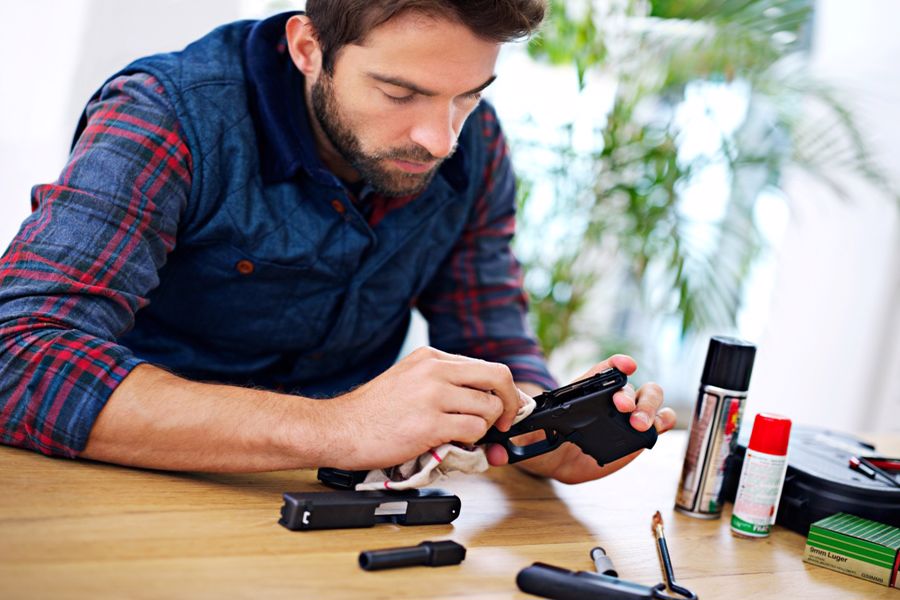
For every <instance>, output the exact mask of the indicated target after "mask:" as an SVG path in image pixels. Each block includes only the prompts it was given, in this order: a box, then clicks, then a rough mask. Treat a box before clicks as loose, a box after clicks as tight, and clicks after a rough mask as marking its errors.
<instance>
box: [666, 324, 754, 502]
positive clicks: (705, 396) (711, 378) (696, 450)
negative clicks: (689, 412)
mask: <svg viewBox="0 0 900 600" xmlns="http://www.w3.org/2000/svg"><path fill="white" fill-rule="evenodd" d="M755 357H756V346H754V345H753V344H750V343H748V342H745V341H743V340H739V339H735V338H730V337H721V336H715V337H713V338H710V340H709V349H708V350H707V352H706V364H705V365H704V367H703V376H702V377H701V378H700V393H699V396H698V397H697V404H696V406H695V407H694V414H693V418H692V419H691V428H690V433H689V434H688V444H687V450H686V452H685V456H684V466H683V467H682V469H681V482H680V483H679V484H678V491H677V492H676V496H675V510H677V511H679V512H682V513H684V514H686V515H691V516H694V517H700V518H703V519H715V518H718V517H719V516H720V515H721V513H722V498H721V492H722V481H723V480H724V476H725V465H726V461H727V459H728V457H729V456H730V455H731V453H732V452H733V451H734V448H735V446H736V445H737V437H738V431H740V427H741V416H742V415H743V412H744V402H745V400H746V399H747V390H748V389H749V387H750V374H751V372H752V371H753V359H754V358H755Z"/></svg>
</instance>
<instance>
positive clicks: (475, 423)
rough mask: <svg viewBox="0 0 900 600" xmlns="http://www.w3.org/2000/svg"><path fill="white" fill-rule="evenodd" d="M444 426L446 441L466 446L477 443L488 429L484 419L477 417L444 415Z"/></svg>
mask: <svg viewBox="0 0 900 600" xmlns="http://www.w3.org/2000/svg"><path fill="white" fill-rule="evenodd" d="M442 425H443V428H442V429H443V432H446V435H445V436H444V437H445V438H446V439H448V440H453V441H456V442H463V443H465V444H474V443H475V442H477V441H478V440H479V439H481V437H482V436H483V435H484V434H485V432H486V431H487V428H488V424H487V423H485V421H484V419H482V418H481V417H478V416H475V415H444V417H443V419H442Z"/></svg>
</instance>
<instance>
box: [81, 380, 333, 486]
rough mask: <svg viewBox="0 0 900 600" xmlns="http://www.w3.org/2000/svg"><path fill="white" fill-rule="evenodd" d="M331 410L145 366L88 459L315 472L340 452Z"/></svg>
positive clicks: (100, 422) (94, 434)
mask: <svg viewBox="0 0 900 600" xmlns="http://www.w3.org/2000/svg"><path fill="white" fill-rule="evenodd" d="M326 404H327V401H320V400H311V399H308V398H302V397H297V396H288V395H284V394H277V393H274V392H268V391H264V390H254V389H245V388H239V387H234V386H226V385H218V384H208V383H196V382H192V381H187V380H185V379H182V378H180V377H177V376H175V375H172V374H170V373H168V372H166V371H164V370H162V369H160V368H157V367H153V366H150V365H146V364H145V365H140V366H138V367H136V368H135V369H134V370H133V371H132V372H131V373H130V374H129V375H128V376H127V377H126V378H125V379H124V381H122V383H121V384H120V385H119V386H118V387H117V388H116V390H115V391H114V392H113V393H112V395H111V396H110V398H109V401H108V402H107V404H106V406H105V407H104V408H103V410H102V411H101V412H100V415H99V417H98V418H97V421H96V422H95V424H94V427H93V429H92V430H91V434H90V437H89V439H88V443H87V446H86V447H85V449H84V451H83V452H82V453H81V456H82V457H84V458H91V459H95V460H101V461H106V462H113V463H118V464H124V465H131V466H139V467H150V468H155V469H173V470H196V471H269V470H276V469H292V468H303V467H314V466H317V465H319V464H328V459H329V458H330V457H328V456H326V452H327V450H328V449H329V447H333V446H334V444H333V443H332V441H331V440H328V439H325V438H326V436H327V435H328V432H329V431H333V430H334V428H333V427H331V428H330V427H329V424H328V423H327V422H325V421H327V416H326V413H327V407H326V406H325V405H326Z"/></svg>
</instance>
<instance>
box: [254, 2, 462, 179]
mask: <svg viewBox="0 0 900 600" xmlns="http://www.w3.org/2000/svg"><path fill="white" fill-rule="evenodd" d="M298 14H303V13H302V12H296V11H295V12H287V13H281V14H279V15H275V16H273V17H269V18H268V19H265V20H262V21H258V22H257V23H256V24H254V25H253V27H251V29H250V33H249V35H248V36H247V41H246V42H245V47H244V57H245V58H244V61H245V68H246V77H247V86H248V97H249V102H250V112H251V115H252V117H253V122H254V125H255V128H256V134H257V143H258V146H259V157H260V169H261V173H262V178H263V182H264V183H266V184H270V183H280V182H285V181H289V180H291V179H293V178H294V177H296V176H297V175H298V174H299V173H300V172H301V171H304V172H305V173H306V174H307V175H309V176H310V177H313V178H315V179H318V180H320V181H322V182H323V183H326V184H330V185H335V184H337V185H342V184H341V183H340V180H339V179H338V178H337V177H336V176H335V175H334V174H333V173H331V171H329V170H328V168H327V167H326V166H325V164H324V163H322V161H321V160H320V159H319V156H318V154H317V153H316V147H315V137H314V135H313V130H312V126H311V125H310V122H309V115H308V114H307V110H306V97H305V94H304V92H303V75H302V74H301V73H300V71H298V70H297V68H296V66H295V65H294V63H293V62H292V61H291V58H290V54H289V53H288V52H287V48H286V47H285V40H284V27H285V23H287V20H288V19H289V18H291V17H292V16H294V15H298ZM438 177H443V178H444V179H446V181H447V183H448V184H450V186H451V187H452V188H453V189H454V190H456V191H462V190H463V189H464V188H465V187H466V186H467V184H468V177H467V176H466V168H465V157H464V156H463V151H462V148H459V149H458V150H457V151H456V153H455V154H454V155H453V156H452V157H450V158H449V159H448V160H446V161H444V164H443V165H441V167H440V171H439V172H438Z"/></svg>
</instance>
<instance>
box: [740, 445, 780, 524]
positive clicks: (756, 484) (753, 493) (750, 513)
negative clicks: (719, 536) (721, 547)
mask: <svg viewBox="0 0 900 600" xmlns="http://www.w3.org/2000/svg"><path fill="white" fill-rule="evenodd" d="M786 470H787V456H777V455H774V454H765V453H763V452H757V451H755V450H750V449H749V448H748V449H747V454H746V456H745V457H744V466H743V468H742V469H741V479H740V483H738V489H737V495H736V496H735V499H734V510H733V511H732V515H731V529H733V530H734V531H735V532H736V533H739V534H741V535H747V536H753V537H765V536H767V535H769V532H770V531H771V529H772V525H773V524H774V523H775V515H776V514H777V513H778V500H779V499H780V497H781V486H782V483H783V482H784V474H785V471H786Z"/></svg>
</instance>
